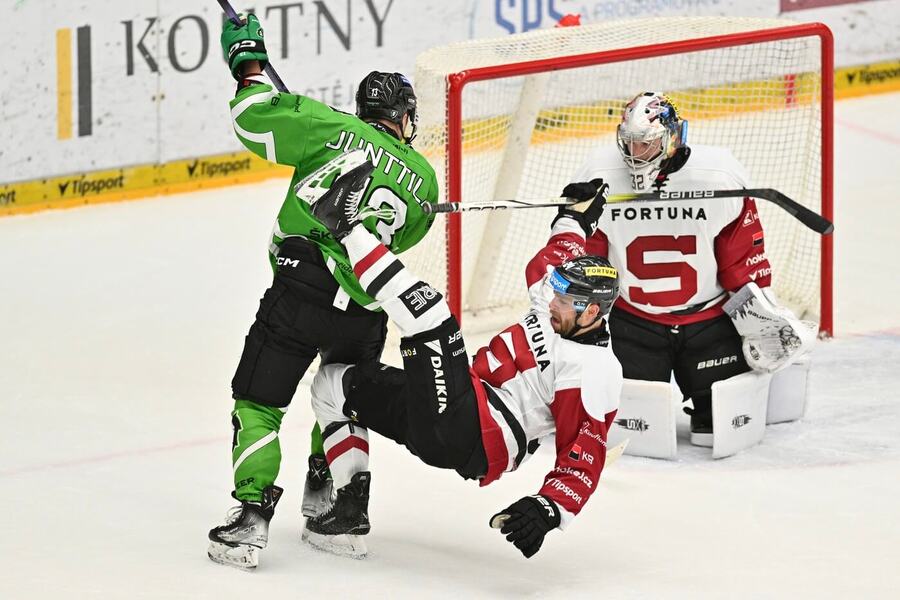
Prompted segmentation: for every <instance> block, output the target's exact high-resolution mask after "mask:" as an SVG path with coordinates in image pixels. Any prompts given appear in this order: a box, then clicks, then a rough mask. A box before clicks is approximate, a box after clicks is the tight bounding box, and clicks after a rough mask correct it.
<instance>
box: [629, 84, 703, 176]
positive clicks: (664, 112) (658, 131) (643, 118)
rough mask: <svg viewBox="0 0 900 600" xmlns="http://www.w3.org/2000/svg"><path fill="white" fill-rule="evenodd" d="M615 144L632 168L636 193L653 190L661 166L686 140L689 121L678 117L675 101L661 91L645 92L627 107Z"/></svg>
mask: <svg viewBox="0 0 900 600" xmlns="http://www.w3.org/2000/svg"><path fill="white" fill-rule="evenodd" d="M616 141H617V142H618V145H619V152H621V153H622V158H623V159H624V160H625V164H626V165H628V168H629V169H631V187H632V188H634V190H635V191H643V190H647V189H649V188H650V186H651V185H652V184H653V182H654V181H655V180H656V176H657V175H659V171H660V169H661V168H662V163H663V161H665V160H666V159H669V158H671V157H672V156H673V155H674V154H675V151H676V150H678V148H680V147H682V146H683V145H684V144H685V142H686V141H687V121H685V120H682V119H680V118H679V117H678V111H677V109H676V108H675V104H674V103H673V102H672V100H671V99H670V98H669V97H668V96H666V95H665V94H662V93H660V92H643V93H642V94H638V95H637V96H635V97H634V98H633V99H632V100H631V102H629V103H628V104H626V105H625V110H623V111H622V122H621V123H619V126H618V128H617V129H616Z"/></svg>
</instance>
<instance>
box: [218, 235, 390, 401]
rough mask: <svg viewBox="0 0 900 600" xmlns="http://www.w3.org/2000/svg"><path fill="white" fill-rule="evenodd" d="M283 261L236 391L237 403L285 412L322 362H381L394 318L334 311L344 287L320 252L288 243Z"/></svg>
mask: <svg viewBox="0 0 900 600" xmlns="http://www.w3.org/2000/svg"><path fill="white" fill-rule="evenodd" d="M279 259H280V263H281V264H280V265H279V266H278V267H277V271H276V273H275V277H274V279H273V281H272V286H271V287H270V288H269V289H268V290H266V293H265V295H264V296H263V298H262V300H260V302H259V311H258V312H257V313H256V321H255V322H254V323H253V325H252V326H251V327H250V332H249V333H248V334H247V337H246V339H245V341H244V351H243V353H242V355H241V360H240V362H239V363H238V367H237V371H236V372H235V374H234V379H233V380H232V382H231V389H232V393H233V397H234V398H235V399H236V400H251V401H253V402H256V403H257V404H263V405H266V406H274V407H279V408H282V407H285V406H287V405H289V404H290V402H291V398H293V396H294V392H295V391H296V389H297V384H298V383H299V382H300V379H301V378H302V377H303V375H304V374H305V373H306V370H307V369H308V368H309V365H310V364H311V363H312V361H313V360H315V358H316V356H317V355H319V354H321V357H322V364H328V363H334V362H337V363H346V364H353V363H361V362H371V361H377V360H378V359H379V358H380V357H381V351H382V350H383V349H384V340H385V338H386V336H387V315H385V314H384V313H383V312H372V311H369V310H367V309H365V308H363V307H361V306H360V305H358V304H357V303H355V302H353V301H352V300H351V301H350V303H349V304H348V306H347V310H340V309H338V308H336V307H334V306H333V305H332V303H333V301H334V296H335V293H336V292H337V289H338V284H337V282H336V281H335V280H334V278H333V277H332V275H331V273H330V272H329V271H328V269H327V268H326V266H325V262H324V261H323V260H322V255H321V253H320V252H319V250H318V249H317V248H316V246H315V245H314V244H312V243H310V242H307V241H305V240H302V239H300V238H289V239H287V240H286V241H285V242H284V244H282V246H281V249H280V251H279Z"/></svg>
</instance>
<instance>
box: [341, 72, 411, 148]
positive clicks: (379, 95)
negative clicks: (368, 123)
mask: <svg viewBox="0 0 900 600" xmlns="http://www.w3.org/2000/svg"><path fill="white" fill-rule="evenodd" d="M403 115H408V116H409V124H408V126H407V129H406V130H404V129H403ZM356 116H358V117H359V118H360V119H363V120H368V119H386V120H388V121H390V122H391V123H394V124H395V125H397V126H398V127H400V129H401V131H402V136H403V140H404V141H405V142H406V143H407V144H409V143H411V142H412V141H413V138H415V137H416V127H417V123H416V93H415V91H413V87H412V84H411V83H410V82H409V79H407V78H406V77H405V76H403V75H402V74H400V73H384V72H381V71H372V72H371V73H369V74H368V75H366V76H365V77H364V78H363V80H362V81H361V82H360V83H359V89H358V90H356Z"/></svg>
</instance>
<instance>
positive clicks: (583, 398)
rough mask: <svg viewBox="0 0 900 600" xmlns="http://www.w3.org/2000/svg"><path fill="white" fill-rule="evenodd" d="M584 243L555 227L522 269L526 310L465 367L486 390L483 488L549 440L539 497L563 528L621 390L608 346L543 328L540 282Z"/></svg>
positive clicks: (567, 225) (590, 477) (546, 323)
mask: <svg viewBox="0 0 900 600" xmlns="http://www.w3.org/2000/svg"><path fill="white" fill-rule="evenodd" d="M576 230H577V233H576ZM583 243H584V238H583V234H582V233H581V230H580V228H578V226H577V225H575V224H574V222H573V221H571V220H569V219H561V220H559V221H558V222H557V224H556V226H555V227H554V229H553V232H552V235H551V238H550V240H549V242H548V244H547V246H546V247H545V248H544V249H543V250H541V251H540V252H539V253H538V254H537V255H536V256H535V257H534V258H533V259H532V260H531V262H530V263H529V264H528V268H527V269H526V279H527V282H528V285H529V295H530V298H531V310H530V311H529V312H528V313H527V314H526V315H525V317H524V318H522V319H521V320H520V321H519V322H518V323H516V324H514V325H512V326H510V327H508V328H507V329H505V330H504V331H502V332H500V333H499V334H497V335H496V336H494V337H493V338H492V339H491V341H490V343H489V344H488V345H487V346H485V347H483V348H481V349H480V350H479V351H478V352H477V353H476V355H475V358H474V361H473V364H472V370H473V379H477V380H479V381H480V382H483V383H484V384H485V387H486V388H487V389H486V392H487V393H486V397H479V399H478V401H479V413H480V420H481V426H482V438H483V441H484V446H485V452H486V454H487V458H488V474H487V476H486V477H485V478H484V479H483V480H482V485H486V484H487V483H490V482H491V481H493V480H494V479H496V478H498V477H499V476H500V475H501V474H502V473H503V472H505V471H512V470H514V469H516V468H517V467H518V466H519V465H520V464H521V463H522V462H523V461H524V460H525V459H526V458H527V457H528V456H529V455H530V454H531V453H533V452H534V451H535V449H536V448H537V445H538V443H539V440H541V439H542V438H544V437H546V436H548V435H550V434H553V433H554V432H555V434H556V455H557V456H556V464H555V466H554V468H553V470H552V471H551V472H550V473H549V474H548V475H547V477H546V478H545V480H544V484H543V486H542V487H541V489H540V493H541V494H543V495H545V496H547V497H548V498H551V499H552V500H554V502H556V504H557V505H558V506H559V507H560V509H561V512H562V515H563V525H562V526H563V527H564V526H565V525H566V524H567V523H568V521H569V520H571V518H572V517H573V516H574V515H575V514H577V513H578V512H579V511H580V510H581V508H582V506H583V504H584V502H585V501H586V500H587V498H588V497H589V496H590V495H591V493H592V492H593V491H594V489H595V487H596V484H597V480H598V478H599V476H600V472H601V470H602V469H603V465H604V461H605V455H606V434H607V431H608V429H609V427H610V425H611V424H612V419H613V417H614V416H615V412H616V409H617V407H618V404H619V396H620V393H621V388H622V368H621V366H620V364H619V362H618V360H616V358H615V356H614V355H613V353H612V350H611V349H610V348H609V347H608V346H606V347H601V346H594V345H588V344H579V343H577V342H573V341H571V340H567V339H564V338H562V337H561V336H560V335H559V334H557V333H556V332H555V331H554V330H553V327H552V325H551V323H550V312H549V304H550V300H551V299H552V297H553V291H552V289H551V288H550V286H549V284H548V283H546V276H547V274H548V273H550V272H551V271H552V270H553V268H554V267H555V266H556V265H559V264H562V263H563V262H565V261H566V260H569V259H571V258H574V257H577V256H581V255H583V254H584V250H583ZM477 383H478V382H476V386H475V387H476V390H478V389H479V388H480V387H481V386H480V385H477Z"/></svg>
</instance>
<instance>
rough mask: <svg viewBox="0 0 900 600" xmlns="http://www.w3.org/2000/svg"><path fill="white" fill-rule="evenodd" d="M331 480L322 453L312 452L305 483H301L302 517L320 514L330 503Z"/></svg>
mask: <svg viewBox="0 0 900 600" xmlns="http://www.w3.org/2000/svg"><path fill="white" fill-rule="evenodd" d="M332 489H333V482H332V480H331V474H330V473H329V472H328V463H327V462H326V461H325V455H324V454H313V455H311V456H310V457H309V471H307V472H306V483H304V485H303V504H302V506H301V509H300V510H301V512H302V513H303V516H304V517H316V516H318V515H321V514H322V513H324V512H325V511H326V510H328V507H329V506H330V505H331V493H332Z"/></svg>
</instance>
